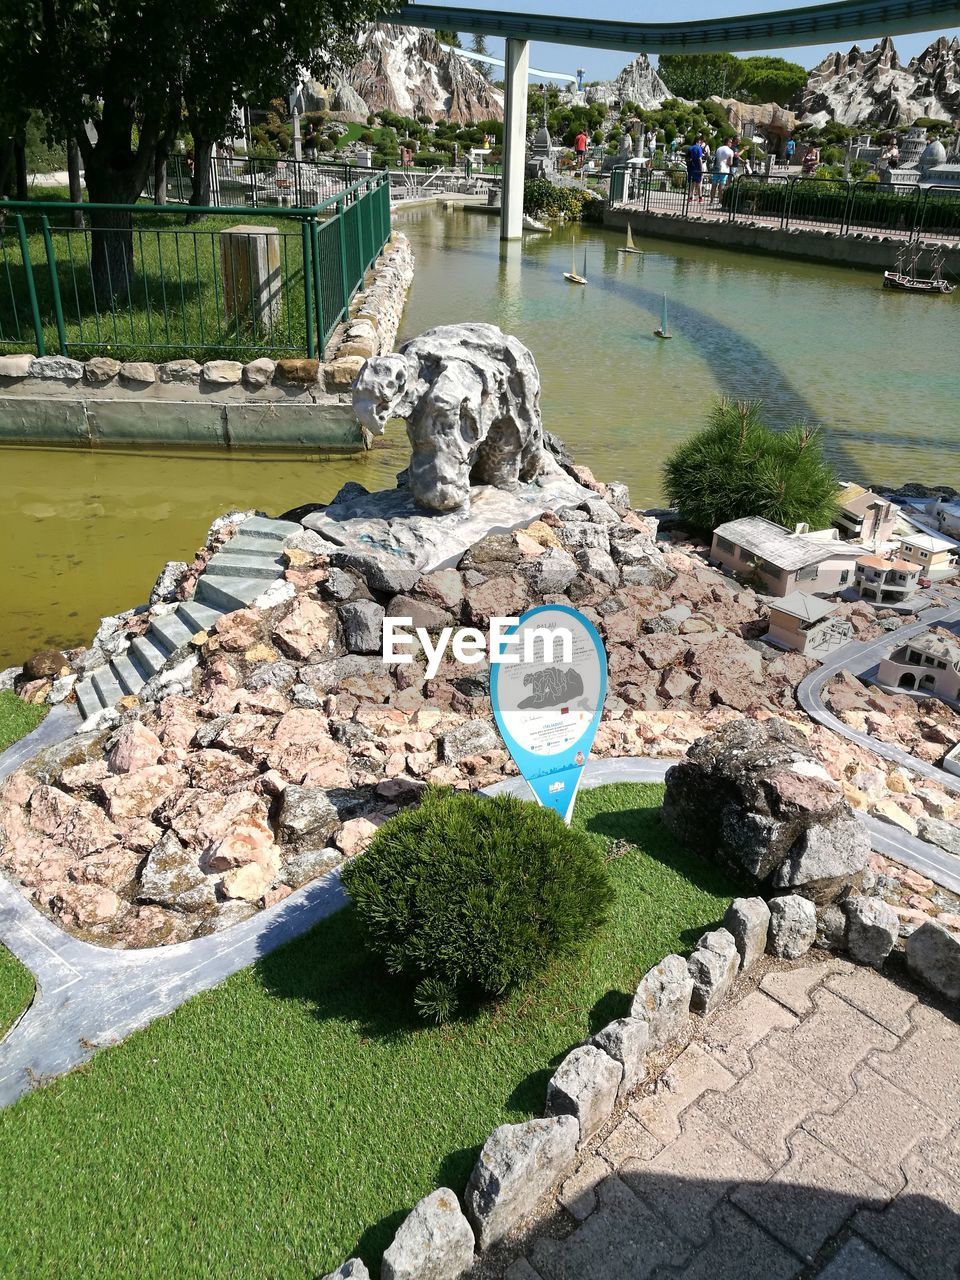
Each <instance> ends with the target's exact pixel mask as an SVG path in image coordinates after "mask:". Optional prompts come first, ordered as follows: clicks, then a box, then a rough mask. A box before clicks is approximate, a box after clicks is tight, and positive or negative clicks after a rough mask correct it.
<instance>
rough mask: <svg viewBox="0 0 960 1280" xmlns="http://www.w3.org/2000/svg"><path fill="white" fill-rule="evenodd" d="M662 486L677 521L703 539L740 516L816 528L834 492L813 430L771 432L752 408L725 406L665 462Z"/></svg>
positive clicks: (832, 505) (826, 519)
mask: <svg viewBox="0 0 960 1280" xmlns="http://www.w3.org/2000/svg"><path fill="white" fill-rule="evenodd" d="M664 487H665V488H666V492H667V496H668V498H669V499H670V502H671V503H672V504H673V505H674V506H676V507H677V509H678V510H679V512H680V515H681V516H682V517H683V519H684V521H685V522H686V523H687V524H688V525H689V526H690V527H691V528H692V529H698V530H701V531H703V532H706V533H709V532H710V531H711V530H713V529H715V528H716V527H717V525H720V524H723V523H724V522H725V521H727V520H738V519H741V518H742V517H743V516H763V517H764V519H766V520H772V521H774V522H775V523H776V524H782V525H785V526H786V527H787V528H788V529H792V528H793V527H794V525H795V524H797V523H798V522H801V521H803V522H806V523H807V524H809V525H810V526H811V528H823V527H825V526H826V525H828V524H829V523H830V522H831V520H832V518H833V515H834V512H835V510H836V498H837V493H838V492H839V486H838V484H837V478H836V476H835V475H834V473H833V471H832V470H831V468H830V467H829V466H828V465H827V463H826V462H825V461H824V458H823V453H822V451H821V447H820V438H819V433H818V431H817V429H816V428H810V427H806V426H799V425H798V426H794V427H791V428H790V429H789V430H788V431H785V432H783V433H778V432H774V431H771V430H770V429H769V428H768V427H766V426H764V424H763V422H762V420H761V417H760V405H759V404H758V403H753V404H747V403H742V402H740V403H733V402H732V401H729V400H718V401H717V403H716V404H715V405H714V408H713V410H712V412H711V414H710V417H709V420H708V423H707V426H706V428H705V429H704V430H703V431H701V432H699V433H698V434H697V435H695V436H693V437H692V438H691V439H689V440H686V441H684V443H683V444H681V445H680V446H679V448H677V449H675V450H674V452H673V453H672V454H671V455H670V457H669V458H668V459H667V461H666V464H665V466H664Z"/></svg>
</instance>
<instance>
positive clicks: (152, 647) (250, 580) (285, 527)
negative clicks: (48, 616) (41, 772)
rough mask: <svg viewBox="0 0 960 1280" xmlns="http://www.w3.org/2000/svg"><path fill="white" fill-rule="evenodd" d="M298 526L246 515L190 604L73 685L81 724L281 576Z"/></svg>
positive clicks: (137, 687) (202, 577)
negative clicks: (285, 549)
mask: <svg viewBox="0 0 960 1280" xmlns="http://www.w3.org/2000/svg"><path fill="white" fill-rule="evenodd" d="M299 529H300V525H298V524H293V523H291V522H290V521H289V520H268V519H267V518H266V517H264V516H252V517H251V518H250V519H249V520H245V521H244V523H243V524H242V525H241V526H240V528H239V529H238V530H237V532H236V533H235V534H234V535H233V537H232V538H231V539H230V541H229V542H227V543H225V544H224V546H223V547H222V548H221V549H220V550H219V551H218V552H217V553H216V555H214V556H213V557H212V558H211V560H210V562H209V563H208V565H207V567H206V568H205V569H204V571H203V573H202V574H201V575H200V577H199V579H198V580H197V589H196V591H195V592H194V595H193V599H192V600H185V601H184V602H183V603H182V604H180V605H178V606H177V608H176V610H175V611H174V612H171V613H165V614H163V615H161V616H160V617H156V618H153V619H152V620H151V622H150V626H149V627H148V628H147V630H146V632H145V633H144V635H142V636H138V637H137V638H136V639H135V640H133V641H132V642H131V643H130V645H129V647H128V648H127V651H126V652H125V653H122V654H120V655H119V656H118V657H116V658H113V659H112V660H111V661H110V662H109V663H108V664H107V665H106V666H105V667H100V668H99V669H98V670H96V671H93V672H91V674H90V675H88V676H86V677H85V678H84V679H83V680H81V681H78V683H77V685H76V689H75V692H76V695H77V706H78V707H79V709H80V715H81V717H82V718H83V719H84V720H89V719H90V717H91V716H96V715H99V713H100V712H101V711H103V710H104V709H105V708H106V707H112V706H115V705H116V704H117V703H118V702H119V701H120V699H121V698H122V697H124V696H125V695H126V694H129V693H133V694H135V693H138V692H139V691H140V689H142V688H143V686H144V685H145V684H146V682H147V681H148V680H150V679H152V677H153V676H155V675H157V674H158V672H160V671H162V670H163V669H164V667H165V666H166V665H167V664H168V662H170V661H171V660H172V659H173V657H174V655H179V654H180V652H181V650H183V649H184V648H185V647H186V646H187V645H188V644H189V643H190V641H191V640H192V638H193V637H194V636H195V635H196V634H197V632H198V631H209V629H210V628H211V627H212V626H213V625H214V623H215V622H216V621H217V619H218V618H219V617H221V616H222V615H223V614H225V613H232V612H233V610H234V609H242V608H244V607H245V606H246V605H248V604H250V603H251V602H252V601H253V600H255V599H256V598H257V596H259V595H260V594H261V592H263V591H264V589H265V588H266V587H268V586H269V585H270V583H271V582H273V581H275V580H276V579H277V578H280V577H282V576H283V569H284V564H283V556H282V554H281V553H282V551H283V544H284V542H285V541H286V539H287V538H289V537H290V536H291V535H292V534H294V533H296V532H297V531H298V530H299Z"/></svg>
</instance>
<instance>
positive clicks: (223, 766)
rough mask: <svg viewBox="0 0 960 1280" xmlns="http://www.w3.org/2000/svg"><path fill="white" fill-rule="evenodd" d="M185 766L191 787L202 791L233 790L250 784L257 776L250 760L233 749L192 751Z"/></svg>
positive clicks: (209, 748)
mask: <svg viewBox="0 0 960 1280" xmlns="http://www.w3.org/2000/svg"><path fill="white" fill-rule="evenodd" d="M184 767H185V768H186V770H187V774H188V775H189V778H190V785H191V787H197V788H199V789H200V790H202V791H233V790H235V789H236V788H237V787H246V786H248V785H249V784H250V782H251V781H252V779H254V778H255V777H256V769H255V767H254V766H253V765H252V764H250V762H249V761H247V760H244V759H242V758H241V757H240V756H238V755H234V754H233V752H232V751H218V750H217V749H216V748H215V747H202V748H200V749H198V750H197V751H191V752H190V753H189V754H188V756H187V758H186V760H185V761H184Z"/></svg>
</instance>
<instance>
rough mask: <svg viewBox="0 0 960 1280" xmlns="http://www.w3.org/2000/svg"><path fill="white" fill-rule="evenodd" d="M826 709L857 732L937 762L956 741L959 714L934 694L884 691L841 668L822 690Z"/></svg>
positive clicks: (958, 732) (957, 739) (959, 722)
mask: <svg viewBox="0 0 960 1280" xmlns="http://www.w3.org/2000/svg"><path fill="white" fill-rule="evenodd" d="M824 701H825V702H826V704H827V706H828V707H829V708H830V710H831V711H832V712H833V713H834V715H835V716H837V718H838V719H840V720H842V721H843V723H844V724H846V725H849V726H850V728H851V729H855V730H856V731H857V732H858V733H868V734H869V735H870V736H871V737H872V738H876V739H877V740H878V741H879V742H887V743H890V744H891V745H892V746H897V747H902V748H903V750H904V751H908V752H909V753H910V755H912V756H917V757H918V758H919V759H920V760H926V761H927V762H928V763H930V764H939V763H940V761H941V760H942V759H943V756H944V753H945V752H946V751H948V750H949V749H950V747H952V746H955V745H956V743H958V742H960V715H958V713H957V712H956V711H954V710H953V709H952V708H951V707H949V706H947V704H946V703H945V702H941V701H940V700H939V699H937V698H924V699H920V700H918V699H916V698H910V697H908V696H907V695H906V694H902V693H884V691H883V690H882V689H878V688H875V687H870V686H867V685H864V684H862V683H861V682H860V681H859V680H858V679H857V678H856V676H854V675H851V673H850V672H849V671H841V672H840V673H839V674H838V675H837V676H835V677H834V679H833V680H831V682H830V683H829V685H828V686H827V688H826V690H825V691H824Z"/></svg>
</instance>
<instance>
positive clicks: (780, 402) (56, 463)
mask: <svg viewBox="0 0 960 1280" xmlns="http://www.w3.org/2000/svg"><path fill="white" fill-rule="evenodd" d="M396 221H397V225H398V226H400V227H401V229H403V230H404V231H405V232H406V233H407V234H408V235H409V236H410V238H411V240H412V242H413V246H414V251H415V254H416V257H417V272H416V277H415V280H414V285H413V289H412V291H411V295H410V299H409V303H408V306H407V310H406V313H405V316H404V322H403V330H402V333H401V337H410V336H412V335H414V334H416V333H419V332H421V331H422V330H423V329H426V328H429V327H430V326H431V325H435V324H443V323H453V322H456V321H461V320H483V321H488V322H491V323H494V324H499V325H500V326H501V327H502V328H503V329H505V330H507V331H508V332H511V333H515V334H516V335H517V336H518V337H519V338H520V340H521V341H522V342H524V343H526V345H527V346H529V347H530V348H531V350H532V351H533V353H534V355H535V357H536V359H537V363H538V365H539V367H540V372H541V378H542V383H543V393H542V399H543V412H544V421H545V423H546V425H547V427H548V428H549V429H550V430H552V431H554V432H556V433H557V434H559V435H561V436H562V437H563V438H564V439H565V440H566V442H567V443H568V445H569V446H570V448H571V450H572V451H573V453H574V454H575V456H576V457H577V458H578V460H581V461H583V462H586V463H587V464H588V465H590V466H592V467H593V468H594V470H595V471H596V472H597V474H598V475H599V476H601V477H608V478H616V479H620V480H624V481H626V482H627V483H628V484H629V486H630V489H631V493H632V495H633V499H634V501H635V502H637V503H653V502H656V501H658V500H659V498H660V468H661V465H662V462H663V459H664V457H665V456H666V455H667V453H669V451H670V449H671V448H672V447H673V445H674V444H675V443H676V442H677V441H678V440H681V439H683V438H684V437H685V436H686V435H688V434H689V433H690V432H691V431H692V430H694V429H696V428H697V427H698V426H699V425H700V424H701V423H702V421H703V419H704V416H705V414H706V413H707V412H708V410H709V407H710V404H711V402H712V401H713V399H714V398H715V397H716V396H717V395H720V394H724V395H728V396H732V397H739V398H743V399H753V398H759V399H762V400H763V401H764V402H765V404H766V406H767V417H768V420H769V421H770V422H772V423H774V424H777V425H786V424H789V423H790V422H793V421H796V420H799V419H802V420H805V421H810V422H823V423H824V424H826V425H825V441H826V445H827V450H828V453H829V455H830V457H831V459H832V460H833V461H834V463H835V465H836V466H837V469H838V471H839V472H840V474H841V475H843V476H845V477H848V478H851V479H864V478H866V479H871V480H873V481H875V482H878V483H880V482H887V481H889V482H899V481H901V480H907V479H912V480H921V481H927V482H934V481H946V482H948V483H950V482H952V483H954V484H957V485H958V487H960V478H958V477H960V466H958V462H957V458H958V450H960V422H958V417H957V411H956V407H957V400H958V395H960V378H958V374H957V364H956V349H957V325H958V314H960V313H958V311H957V309H956V307H957V304H956V301H955V299H954V298H935V299H930V298H923V297H919V298H918V297H911V296H909V295H898V294H891V293H889V292H884V291H883V290H881V289H880V287H879V279H878V277H877V273H873V272H854V271H847V270H843V269H841V268H836V267H819V266H812V265H807V264H805V263H794V262H780V261H777V260H774V259H771V258H761V257H752V256H748V255H745V254H739V253H733V252H729V251H724V250H714V249H710V248H701V247H699V246H687V245H678V244H674V243H671V242H668V241H655V240H647V241H644V242H640V243H641V247H642V248H643V249H644V253H643V255H642V257H640V256H633V255H627V254H621V253H619V252H618V248H619V246H620V244H621V236H620V234H619V233H614V232H612V231H604V230H602V229H601V228H589V229H581V228H559V229H557V230H555V231H554V233H553V234H550V235H528V236H527V237H526V238H525V240H524V242H523V244H522V245H520V244H512V245H508V246H505V247H504V248H503V249H501V245H500V242H499V240H498V234H497V233H498V226H497V222H496V219H495V218H492V217H490V216H488V215H486V214H483V213H467V212H464V211H462V210H461V211H456V212H452V213H442V212H440V211H438V210H437V209H436V208H434V207H424V208H422V209H412V210H408V211H405V212H403V213H400V214H398V215H397V217H396ZM574 241H575V242H576V252H577V259H578V265H580V262H581V260H582V254H583V250H584V248H585V249H586V252H587V275H588V277H589V284H588V285H587V286H586V287H585V288H578V287H577V286H575V285H571V284H568V283H567V282H566V281H565V280H564V279H563V272H564V271H565V270H569V268H570V262H571V256H572V250H573V247H574ZM664 293H666V294H667V298H668V311H669V318H670V327H671V330H672V332H673V334H674V336H673V339H672V341H670V342H661V341H659V340H658V339H656V338H655V337H654V336H653V330H654V329H655V328H656V327H657V325H658V324H659V320H660V309H661V301H662V297H663V294H664ZM381 445H382V447H381V448H378V449H377V450H375V451H373V452H372V453H370V454H368V455H366V456H363V457H356V458H344V459H334V460H323V461H318V459H317V458H316V457H314V456H311V455H310V454H309V453H307V452H304V453H303V454H295V453H294V454H291V453H283V454H263V453H257V454H240V453H230V454H227V453H200V452H179V451H155V450H150V449H142V448H140V449H136V450H116V451H107V450H98V451H81V450H74V449H42V448H16V447H7V448H4V449H2V450H0V536H2V539H3V542H2V545H3V546H4V548H5V555H6V559H5V564H4V569H3V575H2V587H3V593H2V598H3V605H2V616H0V667H2V666H4V665H7V664H9V663H11V662H20V661H22V660H23V659H24V658H26V657H28V656H29V655H30V653H32V652H35V651H36V650H37V649H38V648H41V647H43V646H45V645H51V644H53V645H57V646H68V645H74V644H80V643H84V642H86V641H88V640H89V639H90V637H91V635H92V633H93V631H94V630H95V628H96V625H97V621H98V619H99V618H100V617H101V615H103V614H106V613H112V612H116V611H117V610H119V609H123V608H126V607H129V606H130V605H132V604H135V603H137V602H140V601H142V600H144V599H145V597H146V595H147V593H148V592H149V589H150V586H151V584H152V583H153V580H154V578H155V577H156V574H157V573H158V571H159V570H160V568H161V567H162V565H163V563H164V562H165V561H166V560H170V559H189V558H190V557H191V556H192V554H193V551H194V550H195V548H196V546H197V545H198V543H199V542H200V541H201V539H202V538H203V535H204V533H205V531H206V529H207V527H208V525H209V523H210V521H211V520H212V519H213V517H214V516H216V515H217V514H219V513H220V512H222V511H224V510H226V509H227V508H229V507H231V506H233V507H241V508H246V507H254V506H256V507H260V508H262V509H263V510H265V511H268V512H270V513H271V514H276V513H279V512H281V511H283V510H286V509H287V508H289V507H292V506H295V505H297V504H299V503H302V502H307V501H311V500H313V501H323V500H325V499H328V498H330V497H332V495H333V494H334V493H335V492H336V490H337V489H338V488H339V487H340V485H341V484H343V482H344V481H345V480H348V479H349V480H359V481H360V482H361V483H363V484H365V485H367V487H368V488H376V487H382V486H384V485H389V484H392V482H393V476H394V475H395V473H396V472H397V471H398V470H400V469H401V467H403V466H404V465H405V461H406V455H407V448H406V441H405V437H404V435H403V432H402V431H399V430H394V431H393V432H392V434H391V436H390V437H389V438H388V439H387V440H386V441H383V442H381ZM951 477H952V481H951Z"/></svg>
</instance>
